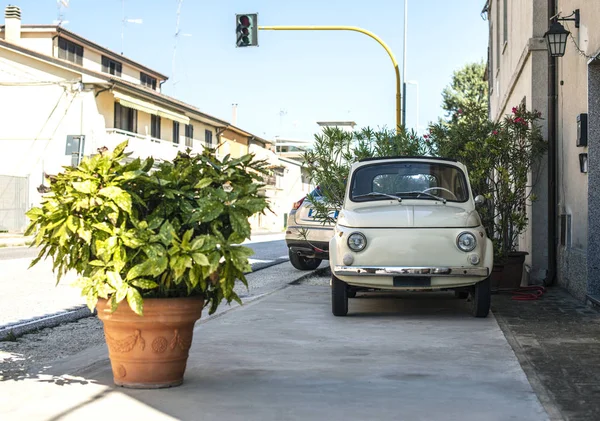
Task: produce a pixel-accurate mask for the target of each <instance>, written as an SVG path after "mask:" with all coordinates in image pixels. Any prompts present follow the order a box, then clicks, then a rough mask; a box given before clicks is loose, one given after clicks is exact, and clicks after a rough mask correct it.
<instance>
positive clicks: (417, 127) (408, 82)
mask: <svg viewBox="0 0 600 421" xmlns="http://www.w3.org/2000/svg"><path fill="white" fill-rule="evenodd" d="M406 85H415V86H416V87H417V124H416V126H415V129H416V130H417V132H418V131H419V81H418V80H407V81H406V82H405V83H404V87H405V88H406ZM405 91H406V89H405ZM404 101H406V92H404ZM402 110H403V112H406V104H405V106H404V108H403V109H402ZM405 117H406V116H405ZM403 121H404V124H406V120H403Z"/></svg>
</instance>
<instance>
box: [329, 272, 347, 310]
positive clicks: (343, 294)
mask: <svg viewBox="0 0 600 421" xmlns="http://www.w3.org/2000/svg"><path fill="white" fill-rule="evenodd" d="M331 312H332V313H333V315H334V316H337V317H343V316H345V315H347V314H348V284H346V283H345V282H344V281H342V280H340V279H338V278H336V277H335V276H332V277H331Z"/></svg>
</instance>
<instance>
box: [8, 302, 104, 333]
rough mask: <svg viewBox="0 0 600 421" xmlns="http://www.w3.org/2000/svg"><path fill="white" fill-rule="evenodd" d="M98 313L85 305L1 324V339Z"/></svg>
mask: <svg viewBox="0 0 600 421" xmlns="http://www.w3.org/2000/svg"><path fill="white" fill-rule="evenodd" d="M95 314H96V311H94V312H93V313H92V312H91V311H90V309H89V308H88V307H87V306H85V305H82V306H78V307H73V308H71V309H69V310H66V311H60V312H58V313H52V314H46V315H45V316H41V317H37V318H34V319H29V320H25V321H21V322H16V323H12V324H9V325H5V326H0V341H5V340H11V339H14V338H16V337H19V336H22V335H24V334H25V333H30V332H32V331H35V330H38V329H44V328H47V327H56V326H58V325H60V324H63V323H68V322H74V321H76V320H79V319H83V318H86V317H92V316H94V315H95Z"/></svg>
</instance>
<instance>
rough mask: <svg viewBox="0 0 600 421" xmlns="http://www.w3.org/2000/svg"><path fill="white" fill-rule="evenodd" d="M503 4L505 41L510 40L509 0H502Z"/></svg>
mask: <svg viewBox="0 0 600 421" xmlns="http://www.w3.org/2000/svg"><path fill="white" fill-rule="evenodd" d="M502 6H503V8H504V13H503V17H502V18H503V21H502V22H503V25H504V26H503V30H504V42H505V43H506V42H508V0H502Z"/></svg>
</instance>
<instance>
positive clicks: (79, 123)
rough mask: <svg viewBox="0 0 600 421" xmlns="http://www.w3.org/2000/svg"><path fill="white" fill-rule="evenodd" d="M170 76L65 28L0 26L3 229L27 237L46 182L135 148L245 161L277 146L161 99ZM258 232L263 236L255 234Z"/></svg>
mask: <svg viewBox="0 0 600 421" xmlns="http://www.w3.org/2000/svg"><path fill="white" fill-rule="evenodd" d="M166 80H167V77H166V76H165V75H163V74H161V73H160V72H157V71H155V70H153V69H150V68H148V67H146V66H144V65H142V64H140V63H137V62H135V61H133V60H131V59H129V58H127V57H125V56H123V55H121V54H117V53H115V52H112V51H110V50H108V49H106V48H104V47H102V46H100V45H98V44H96V43H94V42H92V41H89V40H87V39H85V38H83V37H81V36H80V35H78V34H75V33H73V32H71V31H68V30H66V29H65V28H62V27H61V26H57V25H23V24H21V11H20V9H19V8H17V7H15V6H9V7H7V8H6V11H5V25H3V26H0V116H2V124H1V125H0V152H1V153H0V230H9V231H17V232H18V231H22V230H23V229H24V227H25V225H26V224H27V221H26V218H25V217H24V212H25V211H26V209H28V208H29V207H31V206H34V205H37V204H39V202H40V200H41V192H42V191H43V190H44V185H45V184H47V181H46V176H47V175H49V174H56V173H57V172H59V171H61V169H62V167H63V166H68V165H73V164H77V163H78V162H80V161H81V159H82V158H83V157H85V156H90V155H92V154H94V153H96V151H97V149H98V148H101V147H107V148H109V149H112V148H114V147H115V146H116V145H118V144H119V143H121V142H123V141H125V140H128V141H129V147H128V151H130V152H132V157H138V156H139V157H147V156H153V157H154V158H155V159H156V160H159V161H160V160H171V159H173V158H174V157H175V156H176V155H177V153H178V152H179V151H185V150H187V149H188V148H189V149H191V150H192V151H193V152H201V151H202V150H203V149H204V148H216V149H217V154H218V156H221V157H222V156H224V155H226V154H230V155H231V156H232V157H239V156H241V155H243V154H246V153H248V152H250V149H251V146H252V148H253V149H254V150H257V149H261V148H262V149H265V150H268V149H269V148H270V147H271V142H269V141H267V140H265V139H261V138H260V137H257V136H254V135H252V134H251V133H249V132H247V131H245V130H242V129H240V128H239V127H236V126H234V125H232V124H230V123H229V122H227V121H224V120H221V119H219V118H216V117H213V116H211V115H209V114H206V113H204V112H203V111H201V110H199V109H198V108H196V107H194V106H192V105H190V104H187V103H184V102H182V101H179V100H177V99H175V98H172V97H169V96H167V95H165V94H163V93H162V92H161V86H162V84H163V83H164V82H165V81H166ZM253 228H255V229H257V228H261V227H259V226H254V227H253Z"/></svg>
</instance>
